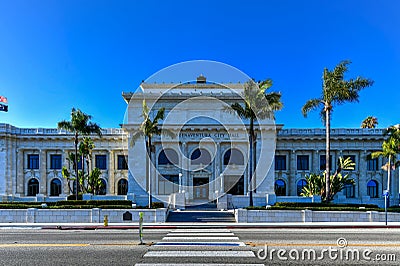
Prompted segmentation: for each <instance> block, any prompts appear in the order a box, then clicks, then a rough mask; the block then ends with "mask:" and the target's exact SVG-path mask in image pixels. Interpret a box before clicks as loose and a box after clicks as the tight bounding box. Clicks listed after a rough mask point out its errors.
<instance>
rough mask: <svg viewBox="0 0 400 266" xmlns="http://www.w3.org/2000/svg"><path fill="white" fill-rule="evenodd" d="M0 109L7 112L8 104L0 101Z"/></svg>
mask: <svg viewBox="0 0 400 266" xmlns="http://www.w3.org/2000/svg"><path fill="white" fill-rule="evenodd" d="M0 111H2V112H8V105H4V104H1V103H0Z"/></svg>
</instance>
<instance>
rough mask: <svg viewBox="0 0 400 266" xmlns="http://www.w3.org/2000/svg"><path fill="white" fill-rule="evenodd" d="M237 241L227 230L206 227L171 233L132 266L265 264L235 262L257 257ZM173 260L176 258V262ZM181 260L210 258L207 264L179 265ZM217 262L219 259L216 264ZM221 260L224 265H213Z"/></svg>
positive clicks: (233, 265)
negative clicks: (155, 261)
mask: <svg viewBox="0 0 400 266" xmlns="http://www.w3.org/2000/svg"><path fill="white" fill-rule="evenodd" d="M238 240H239V238H238V237H236V236H235V234H234V233H232V232H231V231H230V230H228V229H208V228H205V229H176V230H172V231H170V232H169V233H168V234H167V235H166V236H165V237H163V239H162V241H159V242H157V243H156V244H154V245H153V247H152V248H151V249H150V250H149V251H147V252H146V253H145V254H144V256H143V258H144V259H145V263H138V264H135V266H149V265H155V266H157V265H170V266H181V265H193V266H201V265H204V266H206V265H208V266H213V265H223V266H238V265H243V266H253V265H254V266H260V265H264V264H258V263H255V264H254V263H253V264H252V263H245V264H243V263H234V262H235V260H236V259H237V258H242V259H243V258H252V259H254V258H255V257H256V256H255V254H254V253H253V252H252V251H250V250H248V249H246V248H245V247H246V244H245V243H243V242H240V241H238ZM234 247H236V249H233V248H234ZM155 258H157V263H146V261H148V260H149V259H153V261H154V259H155ZM163 258H164V260H166V263H159V262H160V261H163ZM174 258H176V260H175V259H174ZM183 258H185V259H186V258H187V259H190V258H193V259H195V258H198V259H201V258H209V259H210V260H211V261H210V263H192V262H191V263H182V259H183ZM193 259H191V260H193ZM216 259H220V260H219V261H216ZM212 260H214V261H212ZM221 260H223V262H224V263H216V262H221ZM175 261H176V263H175ZM207 261H208V259H207Z"/></svg>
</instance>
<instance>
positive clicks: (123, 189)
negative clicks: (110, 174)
mask: <svg viewBox="0 0 400 266" xmlns="http://www.w3.org/2000/svg"><path fill="white" fill-rule="evenodd" d="M126 194H128V180H126V179H120V180H119V181H118V195H126Z"/></svg>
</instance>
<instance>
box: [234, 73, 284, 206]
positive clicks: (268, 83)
mask: <svg viewBox="0 0 400 266" xmlns="http://www.w3.org/2000/svg"><path fill="white" fill-rule="evenodd" d="M271 87H272V80H271V79H266V80H264V81H259V82H258V83H255V82H254V81H252V80H250V81H248V82H246V83H245V84H244V91H243V100H244V102H243V103H234V104H232V105H231V106H230V108H227V109H226V110H227V111H228V112H236V113H237V114H238V116H240V117H241V118H244V119H248V120H249V129H248V134H249V142H250V166H249V167H250V168H249V169H250V171H249V176H250V177H249V196H250V202H249V205H250V206H253V189H254V188H253V172H255V166H256V162H257V160H256V154H255V151H256V139H257V134H256V133H255V131H254V122H255V121H257V119H266V118H268V119H275V114H274V112H275V111H279V110H281V109H282V108H283V103H282V102H281V93H279V92H267V90H268V89H269V88H271Z"/></svg>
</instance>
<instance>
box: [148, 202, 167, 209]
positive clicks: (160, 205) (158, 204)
mask: <svg viewBox="0 0 400 266" xmlns="http://www.w3.org/2000/svg"><path fill="white" fill-rule="evenodd" d="M151 208H152V209H158V208H164V203H163V202H152V203H151Z"/></svg>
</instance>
